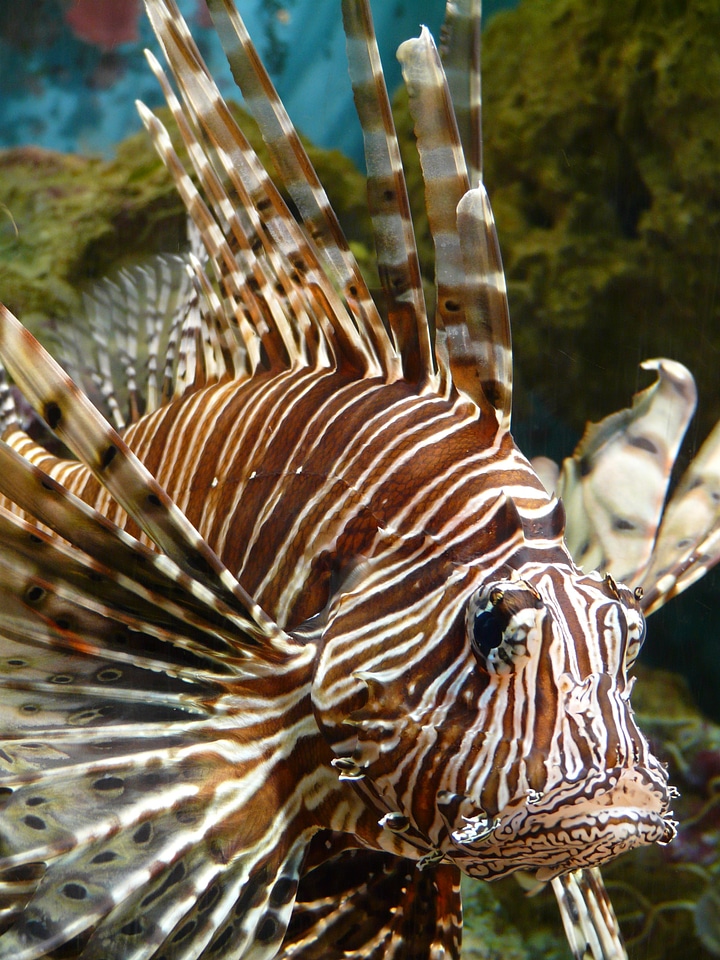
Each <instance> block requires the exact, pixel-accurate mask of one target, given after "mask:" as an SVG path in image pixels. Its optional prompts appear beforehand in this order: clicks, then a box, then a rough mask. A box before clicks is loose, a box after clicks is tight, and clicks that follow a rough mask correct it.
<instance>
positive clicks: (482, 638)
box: [472, 610, 503, 657]
mask: <svg viewBox="0 0 720 960" xmlns="http://www.w3.org/2000/svg"><path fill="white" fill-rule="evenodd" d="M502 639H503V629H502V626H501V624H500V621H499V620H498V618H497V617H496V616H495V614H494V613H493V611H492V610H478V612H477V613H476V614H475V618H474V619H473V625H472V645H473V648H474V649H475V651H476V652H477V653H479V654H481V656H483V657H487V655H488V654H489V653H490V651H491V650H493V649H494V648H495V647H499V646H500V644H501V643H502Z"/></svg>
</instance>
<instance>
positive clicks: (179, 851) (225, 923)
mask: <svg viewBox="0 0 720 960" xmlns="http://www.w3.org/2000/svg"><path fill="white" fill-rule="evenodd" d="M148 732H149V737H148V747H149V749H147V750H145V751H143V740H142V734H141V732H140V731H139V730H138V731H137V732H136V734H135V735H136V737H137V739H135V740H132V739H129V738H128V739H125V740H123V739H122V729H121V728H118V730H117V732H116V735H115V739H113V738H112V731H109V732H108V733H107V734H106V736H107V739H106V740H105V741H104V743H103V744H101V743H99V742H97V740H96V739H95V738H93V737H92V735H90V736H89V737H88V740H89V745H88V748H87V750H86V758H85V760H84V762H75V763H73V764H67V765H66V766H64V767H63V766H59V767H56V768H55V769H54V770H52V771H48V772H46V773H45V774H44V775H43V774H38V775H37V776H36V777H35V779H34V780H33V779H32V777H31V775H30V774H27V773H26V774H25V775H23V776H21V777H18V778H16V779H15V780H13V779H12V778H10V779H8V780H6V781H5V783H6V784H7V786H3V791H4V794H7V795H6V796H4V800H5V804H4V809H3V817H2V821H1V827H2V832H1V833H0V879H1V878H2V877H3V875H4V874H8V875H10V876H12V872H13V871H14V872H15V874H17V873H18V871H19V870H21V869H22V868H25V870H26V871H27V870H34V867H35V865H36V864H37V863H38V862H43V863H44V864H45V868H44V869H43V870H42V872H41V875H40V876H38V871H37V870H35V872H34V873H33V874H32V877H31V879H30V881H29V882H27V883H26V884H25V890H24V891H23V892H22V895H21V892H20V891H18V903H17V908H16V910H15V911H14V912H13V913H9V915H8V919H9V920H11V921H12V922H11V925H10V926H9V928H8V929H7V930H6V931H5V932H4V933H3V934H2V936H0V958H2V960H17V958H18V957H22V958H23V960H36V958H37V960H39V958H41V957H45V956H47V955H48V954H49V953H50V951H52V950H55V949H56V948H58V947H61V946H62V945H63V944H68V945H70V944H71V945H72V950H73V952H72V956H73V957H77V958H78V960H101V958H102V960H104V958H107V960H110V958H113V960H125V958H128V957H133V958H135V960H144V958H151V957H160V956H163V957H165V958H167V960H171V958H172V960H181V958H190V957H199V956H200V955H203V956H204V955H206V954H205V953H203V951H207V956H221V957H223V958H224V960H229V958H240V957H242V958H243V960H266V958H270V957H273V956H274V955H275V953H276V951H277V949H278V947H279V945H280V942H281V940H282V937H283V935H284V932H285V927H286V925H287V923H288V921H289V918H290V913H291V911H292V904H293V900H294V895H295V890H296V887H297V882H298V876H299V872H300V866H301V862H302V858H303V854H304V850H305V847H306V845H307V842H308V840H309V837H310V833H309V832H308V829H307V828H302V827H301V826H298V827H297V829H293V827H294V824H293V823H292V822H291V821H290V820H288V819H287V818H286V819H285V821H284V822H283V824H282V826H280V825H279V824H278V823H277V822H276V821H275V813H276V811H275V810H274V809H273V808H272V806H271V805H269V804H268V803H267V800H262V798H260V797H258V796H257V791H256V789H255V788H254V786H253V782H254V781H253V777H252V775H251V774H250V772H249V769H248V766H247V765H246V764H243V762H242V760H241V758H239V757H238V758H237V760H238V762H233V760H232V759H231V758H230V756H229V754H228V756H226V757H225V756H223V754H224V752H225V747H224V744H223V741H222V740H218V741H217V742H216V743H212V742H211V743H208V744H207V745H203V746H198V745H192V744H190V743H189V742H188V741H189V740H190V739H191V738H190V737H189V736H188V735H187V734H186V733H185V734H183V732H182V731H177V732H176V733H175V735H174V736H171V735H170V734H169V733H166V734H165V742H166V744H167V745H166V746H165V747H163V737H162V734H161V733H160V731H153V730H152V729H149V731H148ZM113 743H114V744H115V745H116V746H117V748H118V750H119V752H120V755H117V756H108V744H113ZM62 747H63V742H62V741H60V742H59V743H58V744H57V745H56V751H57V753H60V752H61V750H62ZM121 747H124V748H125V751H126V753H124V754H123V753H122V750H121V749H120V748H121ZM133 750H134V751H135V752H134V753H133V752H132V751H133ZM28 781H31V782H28ZM68 948H69V947H65V950H67V949H68ZM62 955H63V956H65V955H66V953H63V954H62ZM67 955H70V954H67Z"/></svg>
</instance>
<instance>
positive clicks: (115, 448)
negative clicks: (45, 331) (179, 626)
mask: <svg viewBox="0 0 720 960" xmlns="http://www.w3.org/2000/svg"><path fill="white" fill-rule="evenodd" d="M0 357H1V358H2V360H3V361H4V363H5V365H6V367H7V369H8V371H9V373H11V375H12V376H13V378H14V380H15V381H16V383H17V384H18V386H19V387H20V388H21V390H22V391H23V393H24V394H25V396H26V397H27V398H28V399H29V400H30V401H31V402H32V403H33V405H34V407H35V409H36V410H37V412H38V413H39V414H40V415H41V416H42V417H43V418H44V419H45V420H46V422H47V423H48V425H49V426H50V427H51V429H53V430H54V431H55V432H56V433H57V435H58V436H59V437H60V438H61V439H62V440H63V442H65V443H67V445H68V446H69V447H70V449H72V450H74V451H75V453H76V455H78V456H79V457H80V459H81V460H82V461H83V462H84V463H86V464H87V466H88V467H89V468H90V470H92V472H93V473H94V475H95V476H96V477H97V479H98V481H99V482H100V483H101V484H102V485H103V486H104V487H106V488H107V489H108V490H109V491H110V493H111V494H112V495H113V496H114V497H115V499H116V500H117V502H118V503H119V504H120V505H121V506H122V507H123V509H125V510H126V511H127V513H128V515H129V516H131V517H132V518H133V519H134V520H135V521H136V522H137V523H138V525H139V526H140V527H141V529H143V530H144V532H145V533H146V534H147V536H149V537H150V539H151V540H153V541H154V542H155V543H157V544H158V546H159V547H160V548H161V550H163V551H164V552H165V553H166V554H167V555H168V556H169V557H170V558H171V559H173V560H174V561H175V562H176V563H177V564H178V566H179V567H180V568H181V569H183V570H185V572H186V573H188V574H189V575H190V576H191V577H193V578H195V579H199V580H201V581H202V582H205V583H206V585H208V586H209V587H210V589H212V590H213V592H215V593H217V594H218V595H219V596H220V597H221V598H222V599H223V600H224V601H225V602H226V603H228V604H229V605H231V606H233V607H237V606H238V605H239V606H240V608H241V609H242V611H243V613H244V615H245V616H247V618H248V619H247V621H246V624H245V629H246V632H247V633H248V635H249V636H250V637H253V638H254V639H255V641H256V642H257V643H258V644H259V645H260V648H261V649H264V650H265V652H266V653H267V654H272V655H274V656H277V655H278V654H279V653H280V651H282V650H286V649H288V646H287V641H286V640H285V639H284V638H285V634H284V633H283V631H281V630H280V629H279V627H278V626H277V625H276V624H275V623H274V622H273V621H272V620H271V619H270V618H269V617H268V616H267V614H266V613H265V612H264V611H263V610H261V609H260V607H259V606H258V604H256V603H255V601H254V600H253V599H252V598H251V597H250V596H249V595H248V594H247V593H246V592H245V591H244V590H243V588H242V587H241V585H240V584H239V583H238V582H237V580H236V579H235V578H234V577H233V576H232V574H231V573H230V571H229V570H227V569H226V568H225V566H224V565H223V564H222V562H221V561H220V560H219V558H218V557H217V556H216V555H215V554H214V553H213V551H212V550H211V549H210V548H209V547H208V545H207V544H206V543H205V541H204V540H203V539H202V538H201V537H200V535H199V534H198V532H197V531H196V530H195V529H194V528H193V526H192V525H191V524H190V522H189V521H188V520H187V518H186V517H185V516H184V515H183V514H182V513H181V512H180V510H178V509H177V507H176V506H175V505H174V504H173V502H172V501H171V500H170V498H169V497H168V495H167V494H166V493H165V491H164V490H163V489H162V487H161V486H160V485H159V484H158V483H157V481H156V480H155V479H154V478H153V477H152V475H151V474H150V473H149V471H148V470H147V469H146V468H145V467H144V466H143V465H142V463H141V462H140V461H139V460H138V459H137V457H136V456H135V455H134V454H133V453H132V451H131V450H130V449H129V448H128V446H127V444H125V442H124V441H123V440H122V438H121V437H120V436H119V435H118V434H117V433H116V432H115V431H114V430H113V429H112V427H111V426H110V425H109V424H108V423H107V421H106V420H105V419H104V418H103V417H102V416H101V415H100V413H99V412H98V411H97V410H96V409H95V407H94V406H93V405H92V404H91V403H90V401H89V400H88V399H87V397H86V396H85V395H84V394H83V393H82V391H80V390H79V389H78V387H77V386H76V385H75V384H74V383H73V382H72V380H71V379H70V378H69V377H68V376H67V374H65V372H64V371H63V370H62V368H61V367H60V366H59V365H58V364H57V363H56V362H55V361H54V360H53V359H52V357H50V355H49V354H48V353H47V351H45V350H44V349H43V347H41V346H40V344H39V343H38V342H37V340H35V338H34V337H33V336H32V335H31V334H29V333H28V332H27V331H26V330H25V328H24V327H23V326H22V324H20V322H19V321H18V320H17V319H16V318H15V317H14V316H13V315H12V314H11V313H10V311H9V310H7V308H6V307H4V306H1V305H0ZM273 651H275V653H273Z"/></svg>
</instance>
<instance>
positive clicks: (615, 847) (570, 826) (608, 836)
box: [449, 767, 676, 881]
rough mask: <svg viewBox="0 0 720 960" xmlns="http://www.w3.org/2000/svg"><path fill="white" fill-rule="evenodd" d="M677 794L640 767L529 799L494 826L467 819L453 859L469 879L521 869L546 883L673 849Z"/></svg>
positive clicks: (460, 827)
mask: <svg viewBox="0 0 720 960" xmlns="http://www.w3.org/2000/svg"><path fill="white" fill-rule="evenodd" d="M673 794H674V791H672V789H669V788H668V787H667V784H666V782H665V780H664V778H661V777H659V775H658V773H657V772H654V773H653V772H651V771H649V770H647V769H645V768H642V767H634V768H631V769H619V770H618V769H616V770H610V771H605V772H604V774H603V776H602V777H601V776H600V775H598V776H597V777H587V776H586V777H584V778H583V779H582V780H581V781H576V782H574V783H572V784H568V783H564V784H561V785H559V786H557V787H553V788H552V789H551V790H548V791H547V792H546V793H544V794H537V793H531V794H530V796H528V797H526V798H525V799H524V800H523V801H521V802H514V803H513V804H511V805H509V806H508V807H507V808H506V809H505V810H504V811H501V812H500V814H499V815H498V816H497V817H496V818H495V819H494V820H492V821H490V820H483V819H482V818H480V817H477V818H462V821H463V822H462V825H458V828H457V829H455V830H454V831H453V832H452V834H451V838H452V841H453V843H454V844H455V845H456V846H455V849H454V850H453V851H452V852H450V853H449V856H450V857H451V858H453V859H457V860H458V861H459V862H460V863H461V864H462V868H463V870H465V872H466V873H468V874H470V875H471V876H476V877H483V878H485V879H493V878H497V877H500V876H504V875H506V874H509V873H512V872H514V871H515V870H518V869H524V870H534V871H535V872H536V873H535V875H536V877H537V879H538V880H540V881H548V880H551V879H553V877H556V876H559V875H560V874H563V873H566V872H568V871H570V870H577V869H579V868H582V867H593V866H598V865H599V864H602V863H605V862H606V861H608V860H611V859H614V858H615V857H617V856H618V855H619V854H621V853H624V852H625V851H626V850H631V849H633V848H634V847H639V846H643V845H645V844H650V843H660V844H666V843H669V842H670V841H671V840H672V839H673V838H674V836H675V834H676V823H675V821H674V820H673V819H672V813H671V811H670V810H669V800H670V797H671V796H672V795H673Z"/></svg>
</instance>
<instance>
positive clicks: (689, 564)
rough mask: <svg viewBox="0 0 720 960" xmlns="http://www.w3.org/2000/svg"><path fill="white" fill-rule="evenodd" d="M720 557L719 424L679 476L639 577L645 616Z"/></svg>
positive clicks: (697, 576) (693, 581) (693, 580)
mask: <svg viewBox="0 0 720 960" xmlns="http://www.w3.org/2000/svg"><path fill="white" fill-rule="evenodd" d="M718 561H720V423H718V424H716V425H715V427H714V428H713V430H712V431H711V432H710V435H709V436H708V437H707V439H706V440H705V442H704V443H703V445H702V447H701V448H700V450H699V451H698V453H697V454H696V455H695V457H694V458H693V460H692V462H691V464H690V466H689V467H688V468H687V470H686V471H685V473H684V475H683V476H682V478H681V480H680V483H679V484H678V486H677V489H676V490H675V492H674V493H673V495H672V497H671V498H670V502H669V503H668V505H667V507H666V509H665V513H664V514H663V518H662V523H661V525H660V531H659V533H658V535H657V540H656V542H655V549H654V550H653V553H652V557H651V561H650V567H649V569H648V570H647V572H646V574H645V575H644V576H643V580H642V588H643V591H644V595H643V599H642V606H643V609H644V610H645V612H646V614H650V613H652V612H653V610H656V609H658V608H659V607H660V606H662V605H663V604H665V603H667V601H668V600H670V599H672V597H675V596H677V595H678V594H679V593H682V591H683V590H686V589H687V588H688V587H689V586H691V585H692V584H693V583H695V581H696V580H698V579H699V578H700V577H702V576H703V575H704V574H705V573H707V571H708V570H710V568H711V567H713V566H714V565H715V564H716V563H717V562H718Z"/></svg>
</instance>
